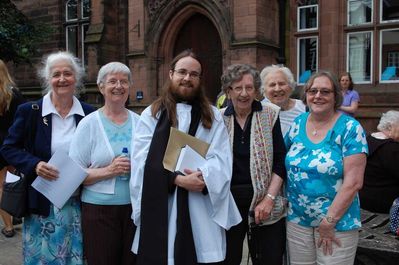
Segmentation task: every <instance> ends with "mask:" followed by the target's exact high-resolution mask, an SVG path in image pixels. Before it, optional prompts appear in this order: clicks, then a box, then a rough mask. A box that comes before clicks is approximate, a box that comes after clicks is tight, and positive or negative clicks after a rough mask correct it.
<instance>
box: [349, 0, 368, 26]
mask: <svg viewBox="0 0 399 265" xmlns="http://www.w3.org/2000/svg"><path fill="white" fill-rule="evenodd" d="M372 17H373V1H372V0H348V25H350V26H353V25H361V24H367V23H371V22H372Z"/></svg>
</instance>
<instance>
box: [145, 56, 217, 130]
mask: <svg viewBox="0 0 399 265" xmlns="http://www.w3.org/2000/svg"><path fill="white" fill-rule="evenodd" d="M184 57H192V58H194V59H195V60H197V61H198V62H199V63H200V65H201V72H202V64H201V61H200V60H199V59H198V57H197V55H196V54H195V53H193V52H192V51H191V50H185V51H183V52H181V53H179V54H178V55H177V56H176V57H175V58H174V59H173V61H172V62H171V64H170V70H171V71H174V70H175V66H176V63H177V62H178V61H179V60H180V59H182V58H184ZM200 82H201V80H200ZM171 87H172V84H171V80H170V78H169V79H168V80H167V81H166V83H165V85H164V86H163V87H162V92H161V96H160V97H159V98H158V99H156V100H155V101H154V103H152V105H151V114H152V116H153V117H154V118H156V115H157V113H158V112H159V111H161V110H163V109H166V111H167V113H168V118H169V120H170V121H171V123H172V124H171V125H172V126H173V127H176V126H177V114H176V104H177V102H176V99H175V97H174V96H173V93H172V91H171ZM194 100H195V101H196V102H198V104H199V106H200V108H201V122H202V124H203V126H204V127H205V128H207V129H210V128H211V127H212V121H213V112H212V107H211V104H210V102H209V100H208V98H207V97H206V96H205V93H204V87H203V86H202V82H201V83H200V87H199V91H198V94H197V96H196V98H195V99H194Z"/></svg>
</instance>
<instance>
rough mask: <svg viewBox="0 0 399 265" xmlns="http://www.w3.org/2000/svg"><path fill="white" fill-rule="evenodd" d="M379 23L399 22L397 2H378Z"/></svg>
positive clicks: (395, 0) (392, 0) (398, 5)
mask: <svg viewBox="0 0 399 265" xmlns="http://www.w3.org/2000/svg"><path fill="white" fill-rule="evenodd" d="M380 18H381V22H392V21H399V1H398V0H380Z"/></svg>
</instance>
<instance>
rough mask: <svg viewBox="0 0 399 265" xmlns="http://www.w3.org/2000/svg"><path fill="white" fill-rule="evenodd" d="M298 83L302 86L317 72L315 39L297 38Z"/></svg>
mask: <svg viewBox="0 0 399 265" xmlns="http://www.w3.org/2000/svg"><path fill="white" fill-rule="evenodd" d="M297 54H298V60H297V62H298V78H297V80H298V83H299V84H304V83H306V81H308V79H309V78H310V76H311V75H312V73H314V72H316V71H317V64H318V39H317V37H306V38H298V53H297Z"/></svg>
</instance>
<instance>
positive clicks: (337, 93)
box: [302, 71, 343, 110]
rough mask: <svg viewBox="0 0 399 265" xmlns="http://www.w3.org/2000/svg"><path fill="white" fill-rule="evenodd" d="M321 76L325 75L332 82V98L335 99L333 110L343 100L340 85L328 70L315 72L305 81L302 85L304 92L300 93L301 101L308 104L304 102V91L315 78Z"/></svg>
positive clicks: (305, 91) (310, 85)
mask: <svg viewBox="0 0 399 265" xmlns="http://www.w3.org/2000/svg"><path fill="white" fill-rule="evenodd" d="M322 76H324V77H327V78H328V79H329V80H330V82H331V84H332V88H333V92H334V99H335V103H334V110H337V109H338V108H339V107H340V106H341V104H342V101H343V96H342V89H341V86H340V85H339V84H338V81H337V79H336V78H335V76H334V75H333V74H331V73H330V72H329V71H319V72H316V73H314V74H313V75H312V76H311V77H310V78H309V80H308V81H307V82H306V84H305V86H304V87H303V91H304V93H303V95H302V101H303V103H304V104H305V105H306V106H308V104H307V102H306V93H307V91H308V90H309V89H310V88H311V87H312V85H313V82H314V80H315V79H316V78H318V77H322Z"/></svg>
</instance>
